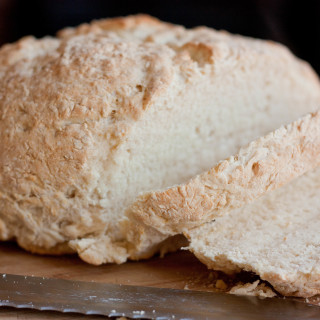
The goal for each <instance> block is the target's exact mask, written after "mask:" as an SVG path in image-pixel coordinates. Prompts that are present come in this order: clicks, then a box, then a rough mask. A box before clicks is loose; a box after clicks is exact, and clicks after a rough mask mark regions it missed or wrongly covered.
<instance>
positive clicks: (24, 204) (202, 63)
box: [0, 15, 318, 264]
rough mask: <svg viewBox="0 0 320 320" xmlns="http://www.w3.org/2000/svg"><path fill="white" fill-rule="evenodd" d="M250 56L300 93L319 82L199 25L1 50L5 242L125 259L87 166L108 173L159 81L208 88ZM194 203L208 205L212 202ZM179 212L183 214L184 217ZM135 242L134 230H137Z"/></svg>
mask: <svg viewBox="0 0 320 320" xmlns="http://www.w3.org/2000/svg"><path fill="white" fill-rule="evenodd" d="M261 56H263V59H261ZM250 59H251V60H252V61H253V62H254V61H256V60H257V61H268V63H269V62H270V64H272V63H273V62H274V61H276V60H279V59H280V60H281V59H282V60H283V61H285V62H286V66H288V68H287V69H290V70H291V68H290V66H291V65H292V66H293V68H292V69H293V70H299V72H293V76H292V77H291V75H290V77H288V78H290V81H292V82H294V83H295V82H296V77H297V76H296V74H297V73H299V77H300V74H303V73H305V74H303V79H307V78H308V77H310V81H307V84H306V87H307V89H306V90H305V91H303V94H302V95H303V96H305V95H307V94H306V93H307V92H310V91H311V90H312V88H313V87H314V88H317V86H318V79H316V76H315V75H314V73H313V72H312V71H311V70H310V68H308V67H306V68H304V67H303V66H302V64H301V63H298V62H297V60H296V59H295V58H293V57H292V56H291V55H290V54H288V52H287V50H286V49H285V48H283V47H282V46H280V45H277V44H271V45H270V44H266V43H265V42H263V41H259V40H252V39H247V38H244V37H239V36H231V35H229V34H227V33H225V32H217V31H214V30H211V29H208V28H204V27H201V28H195V29H191V30H186V29H185V28H183V27H181V26H174V25H171V24H167V23H163V22H160V21H158V20H157V19H154V18H151V17H148V16H144V15H140V16H133V17H126V18H116V19H107V20H101V21H96V22H92V23H91V24H84V25H81V26H79V27H78V28H74V29H65V30H63V31H61V32H60V33H59V35H58V37H57V38H51V37H47V38H44V39H40V40H36V39H34V38H32V37H26V38H23V39H21V40H19V41H18V42H16V43H14V44H9V45H5V46H3V47H2V48H1V49H0V140H1V144H0V238H1V239H3V240H7V239H12V238H16V239H18V240H17V241H18V242H19V243H20V244H21V245H22V246H23V247H25V248H27V249H29V250H35V251H37V252H39V251H41V250H42V249H40V248H43V252H50V250H51V249H50V248H56V246H58V247H59V245H60V244H64V243H68V244H69V245H70V246H71V247H72V248H73V249H74V250H76V251H77V252H78V253H79V254H80V255H81V256H82V257H83V259H85V260H86V261H88V262H90V263H96V264H98V263H103V262H107V261H108V262H112V261H116V262H123V261H125V259H126V258H127V255H128V254H127V252H126V249H127V248H126V246H125V245H122V244H121V245H118V244H114V243H113V239H109V238H108V235H109V233H110V234H111V233H113V231H114V228H113V227H114V225H116V224H117V223H118V221H116V222H115V221H112V223H114V225H112V226H111V227H110V229H109V224H108V221H107V220H108V218H106V217H107V216H108V214H109V213H110V212H107V211H106V210H104V208H103V206H101V205H100V203H99V201H100V200H101V198H103V197H104V195H103V196H101V194H100V193H99V191H98V180H99V179H100V178H101V176H100V175H99V174H100V173H99V172H93V171H94V170H93V169H95V167H96V166H100V169H101V171H104V170H105V169H106V170H110V176H111V175H112V169H113V168H114V166H115V167H116V166H117V163H116V160H115V158H116V154H117V152H118V150H119V149H120V146H121V145H123V144H124V143H125V142H126V140H127V138H128V137H129V135H130V130H131V129H132V127H133V125H134V124H135V123H136V122H137V121H138V120H139V119H141V118H142V116H143V115H144V113H145V112H146V111H147V110H152V108H156V107H158V106H159V105H161V101H162V100H161V99H166V98H167V97H168V96H170V94H171V93H172V92H171V91H170V86H173V85H176V87H177V91H179V92H180V93H181V92H182V93H183V90H185V89H186V88H192V86H193V84H194V83H195V82H198V83H199V82H201V81H208V82H210V81H212V79H211V75H213V74H214V73H215V72H216V70H217V69H219V68H221V69H222V70H223V72H228V70H232V69H233V67H234V64H237V63H240V62H239V61H241V63H242V62H243V61H247V60H248V61H249V60H250ZM264 59H265V60H264ZM253 65H254V63H253ZM248 68H252V65H250V64H248ZM223 72H222V73H223ZM311 78H312V79H311ZM177 79H179V80H177ZM175 81H176V82H175ZM177 83H178V84H177ZM185 83H188V86H186V85H185ZM175 92H176V91H175ZM303 99H304V98H303ZM303 99H302V100H303ZM159 101H160V103H157V102H159ZM173 107H175V106H173ZM101 145H102V146H101ZM101 150H103V151H101ZM257 168H258V167H256V168H255V170H257ZM200 184H201V183H200ZM200 187H201V186H199V188H200ZM179 192H180V193H181V192H182V197H181V195H180V194H179V193H178V194H176V193H175V192H173V194H172V195H171V194H170V191H168V193H167V194H165V199H163V200H161V201H164V203H166V201H171V200H172V199H169V198H170V197H171V196H172V197H174V198H175V199H174V201H175V203H176V205H179V201H181V199H183V197H184V195H183V192H193V191H192V190H189V189H188V188H186V190H180V191H179ZM100 196H101V198H99V197H100ZM179 197H180V198H179ZM105 198H107V196H105ZM105 198H104V199H102V200H108V199H105ZM200 200H201V201H202V199H200ZM204 200H205V199H204ZM205 201H206V200H205ZM160 204H161V203H160ZM190 204H191V205H194V203H192V202H190ZM195 204H197V203H195ZM203 205H208V206H209V207H208V208H207V209H208V210H209V208H210V205H211V203H210V201H208V202H203ZM207 209H206V210H207ZM181 210H184V209H183V205H182V209H181ZM188 210H189V209H188ZM188 210H187V211H184V212H183V215H186V217H187V218H188V215H190V217H189V218H190V219H191V220H190V221H192V220H193V219H194V218H193V217H192V215H194V214H193V213H192V214H190V213H189V211H188ZM190 212H191V211H190ZM122 213H123V212H121V213H119V215H120V214H122ZM195 217H196V216H195ZM120 218H122V216H121V217H119V219H120ZM168 218H170V215H169V216H167V217H166V219H168ZM189 218H188V219H189ZM144 219H145V220H146V221H147V220H148V217H145V218H144ZM173 219H174V220H173V222H174V223H176V222H175V219H176V218H175V217H173ZM109 220H112V218H110V219H109ZM195 221H196V218H195ZM155 226H156V225H155ZM154 233H155V232H153V235H151V237H152V240H154V239H155V238H156V237H155V236H154ZM145 235H146V233H145V232H144V231H143V230H142V231H141V233H138V234H137V236H141V237H144V236H145ZM162 237H163V235H160V236H159V238H158V240H160V241H162V240H163V239H160V238H162ZM102 238H103V242H102V243H99V239H102ZM83 239H84V241H82V240H83ZM88 239H89V240H88ZM87 240H88V241H87ZM118 240H119V239H118V238H117V239H116V241H118ZM121 240H123V239H121ZM77 241H78V242H77ZM76 242H77V243H76ZM80 243H81V245H83V246H81V245H80ZM113 245H114V247H115V248H116V249H115V250H114V252H112V253H110V252H111V251H112V248H111V247H112V246H113ZM107 246H109V247H107ZM118 248H120V249H118ZM145 249H146V250H147V248H145ZM52 250H55V249H52ZM108 250H111V251H110V252H109V251H108ZM120 251H121V254H118V253H119V252H120ZM41 252H42V251H41ZM117 255H118V256H117ZM119 255H120V256H121V257H120V256H119ZM132 255H133V253H132ZM138 255H139V253H137V256H138ZM108 259H109V260H108Z"/></svg>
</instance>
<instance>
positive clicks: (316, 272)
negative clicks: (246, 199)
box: [186, 167, 320, 297]
mask: <svg viewBox="0 0 320 320" xmlns="http://www.w3.org/2000/svg"><path fill="white" fill-rule="evenodd" d="M319 230H320V168H319V167H318V168H316V169H315V170H313V171H309V172H308V173H306V174H304V175H303V176H301V177H299V178H297V179H295V180H294V181H292V182H291V183H289V184H287V185H285V186H283V187H281V188H279V189H277V190H274V191H272V192H270V193H268V194H266V195H264V196H263V197H261V198H260V199H258V200H256V201H254V202H252V203H250V204H248V205H246V206H243V207H241V208H240V209H235V210H231V211H230V212H229V214H226V215H224V216H223V217H218V218H217V219H216V220H215V221H214V222H211V223H208V224H205V225H203V226H201V227H196V228H194V229H192V230H189V231H187V233H186V235H187V237H188V238H189V239H190V245H189V248H190V250H191V251H192V252H194V254H195V255H196V256H197V257H198V258H199V259H200V260H201V261H202V262H203V263H205V264H206V265H207V266H208V267H209V268H211V269H215V270H221V271H224V272H226V273H234V272H239V271H240V270H246V271H252V272H255V273H256V274H258V275H259V276H260V277H261V279H263V280H267V281H269V283H270V284H271V285H272V286H273V287H274V288H275V289H276V290H277V291H278V292H280V293H281V294H284V295H288V296H299V297H309V296H312V295H315V294H320V233H319Z"/></svg>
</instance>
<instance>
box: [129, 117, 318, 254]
mask: <svg viewBox="0 0 320 320" xmlns="http://www.w3.org/2000/svg"><path fill="white" fill-rule="evenodd" d="M319 165H320V111H317V112H315V113H313V114H308V115H306V116H305V117H303V118H301V119H299V120H297V121H295V122H293V123H291V124H289V125H287V126H283V127H281V128H279V129H278V130H276V131H274V132H272V133H270V134H268V135H266V136H264V137H262V138H259V139H258V140H256V141H253V142H251V143H250V144H249V145H248V146H246V147H243V148H241V149H240V151H239V153H238V154H237V155H236V156H232V157H230V158H229V159H227V160H225V161H221V162H220V163H219V164H217V165H216V166H215V167H213V168H212V169H210V170H209V171H207V172H205V173H202V174H201V175H199V176H196V177H195V178H193V179H191V180H190V181H189V182H187V183H186V184H182V185H179V186H175V187H172V188H169V189H167V190H164V191H159V192H150V193H147V194H143V195H142V196H140V197H139V199H138V201H137V202H135V203H134V204H133V206H132V207H131V208H130V209H129V210H128V212H127V215H128V217H129V220H128V221H136V223H135V224H134V226H135V228H134V227H131V229H132V230H134V231H131V232H130V231H128V238H129V240H130V241H131V242H132V243H133V244H134V246H133V249H132V251H133V253H132V258H135V257H139V255H141V256H143V255H144V254H145V252H148V251H149V249H150V247H151V246H152V245H157V244H159V241H160V240H163V239H165V238H166V237H168V236H169V235H176V234H180V233H183V232H184V231H186V230H188V229H190V228H192V227H195V226H199V225H202V224H203V223H205V222H208V221H211V220H214V219H215V218H216V217H218V216H220V215H222V214H224V213H226V212H228V211H230V210H231V209H233V208H240V207H242V206H243V205H244V204H246V203H249V202H251V201H252V200H254V199H256V198H258V197H260V196H261V195H263V194H264V193H266V192H268V191H271V190H273V189H276V188H278V187H280V186H282V185H284V184H286V183H288V182H289V181H290V180H292V179H293V178H296V177H298V176H300V175H302V174H303V173H305V172H307V171H309V170H311V169H313V168H315V167H316V166H319ZM128 229H130V228H129V227H128ZM152 234H157V237H153V238H152ZM155 248H156V247H155Z"/></svg>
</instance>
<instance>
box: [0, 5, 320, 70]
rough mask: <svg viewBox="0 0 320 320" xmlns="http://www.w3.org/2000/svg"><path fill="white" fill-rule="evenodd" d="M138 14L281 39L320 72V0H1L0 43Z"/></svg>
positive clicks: (188, 25) (190, 25)
mask: <svg viewBox="0 0 320 320" xmlns="http://www.w3.org/2000/svg"><path fill="white" fill-rule="evenodd" d="M135 13H148V14H150V15H154V16H156V17H158V18H160V19H163V20H166V21H169V22H173V23H178V24H182V25H185V26H187V27H192V26H197V25H206V26H209V27H213V28H216V29H225V30H228V31H230V32H233V33H240V34H243V35H248V36H253V37H259V38H264V39H272V40H275V41H278V42H282V43H283V44H285V45H287V46H288V47H289V48H290V49H291V50H292V51H293V52H294V53H295V54H296V55H297V56H299V57H301V58H302V59H305V60H307V61H308V62H310V63H311V64H312V66H313V67H314V68H315V69H316V71H317V72H318V74H320V0H305V1H293V0H212V1H208V0H207V1H203V0H195V1H190V0H170V1H167V0H162V1H153V0H149V1H139V0H134V1H123V0H113V1H108V0H37V1H36V0H33V1H32V0H30V1H28V0H0V44H3V43H5V42H12V41H15V40H17V39H19V38H20V37H22V36H24V35H28V34H33V35H35V36H37V37H42V36H44V35H47V34H51V35H53V34H55V32H56V31H57V30H59V29H61V28H63V27H65V26H75V25H78V24H80V23H82V22H88V21H90V20H92V19H98V18H104V17H114V16H124V15H128V14H135Z"/></svg>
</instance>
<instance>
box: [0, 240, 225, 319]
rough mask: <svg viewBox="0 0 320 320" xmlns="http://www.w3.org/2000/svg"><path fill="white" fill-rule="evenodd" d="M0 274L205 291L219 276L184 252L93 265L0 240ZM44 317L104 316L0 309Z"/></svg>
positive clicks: (11, 315)
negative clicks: (46, 254) (36, 251)
mask: <svg viewBox="0 0 320 320" xmlns="http://www.w3.org/2000/svg"><path fill="white" fill-rule="evenodd" d="M0 273H11V274H19V275H34V276H40V277H50V278H62V279H72V280H82V281H97V282H105V283H117V284H126V285H139V286H152V287H162V288H175V289H191V290H205V291H217V289H216V288H215V286H214V283H215V279H217V278H218V277H220V275H219V273H215V272H213V271H209V270H207V268H206V267H205V266H204V265H203V264H202V263H200V262H199V261H198V260H197V259H196V258H195V257H194V256H193V255H192V254H191V253H190V252H188V251H180V252H177V253H174V254H168V255H167V256H166V257H164V258H159V257H155V258H153V259H150V260H147V261H142V262H128V263H125V264H122V265H115V264H108V265H103V266H98V267H97V266H92V265H88V264H86V263H84V262H83V261H81V260H80V259H79V258H78V257H77V256H60V257H57V256H39V255H32V254H29V253H27V252H25V251H24V250H22V249H20V248H19V247H18V246H17V245H15V244H13V243H0ZM220 278H221V277H220ZM44 318H46V319H47V318H48V319H105V317H97V316H83V317H82V316H79V315H68V314H66V315H64V314H60V313H56V312H37V311H30V310H16V309H13V308H0V319H10V320H11V319H28V320H31V319H44Z"/></svg>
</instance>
